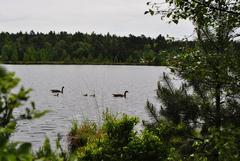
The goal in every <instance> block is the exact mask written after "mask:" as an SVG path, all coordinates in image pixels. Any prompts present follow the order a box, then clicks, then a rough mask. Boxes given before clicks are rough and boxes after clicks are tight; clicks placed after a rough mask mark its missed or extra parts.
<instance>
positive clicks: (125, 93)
mask: <svg viewBox="0 0 240 161" xmlns="http://www.w3.org/2000/svg"><path fill="white" fill-rule="evenodd" d="M127 93H128V91H125V92H124V94H119V93H117V94H112V95H113V97H124V98H126V96H127Z"/></svg>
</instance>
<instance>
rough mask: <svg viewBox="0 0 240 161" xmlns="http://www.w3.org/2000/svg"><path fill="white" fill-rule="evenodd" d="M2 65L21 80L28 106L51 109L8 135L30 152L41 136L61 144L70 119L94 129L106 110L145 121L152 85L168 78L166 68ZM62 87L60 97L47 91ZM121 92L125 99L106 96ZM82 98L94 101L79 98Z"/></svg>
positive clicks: (153, 91)
mask: <svg viewBox="0 0 240 161" xmlns="http://www.w3.org/2000/svg"><path fill="white" fill-rule="evenodd" d="M4 66H5V67H6V68H7V69H8V71H14V72H15V73H16V75H17V76H18V77H20V78H21V85H23V86H24V87H26V88H32V89H33V91H32V92H31V101H35V103H36V108H37V109H39V110H45V109H49V110H51V112H49V113H48V114H46V115H45V116H43V117H41V118H39V119H35V120H30V121H29V120H24V121H20V122H19V123H18V126H17V130H16V132H15V134H14V135H13V136H12V139H13V140H18V141H28V142H32V144H33V148H34V149H38V148H39V146H40V145H41V144H42V142H43V141H44V138H45V136H48V137H49V138H50V139H51V142H52V143H54V140H55V139H56V136H57V134H58V133H60V134H61V135H62V136H63V143H64V144H65V145H66V134H67V133H68V131H69V130H70V127H71V122H72V121H73V120H77V121H78V122H81V121H83V120H86V119H88V120H92V121H95V122H96V123H97V124H100V123H101V122H102V120H101V119H102V117H101V114H102V112H103V111H105V110H106V108H108V109H109V111H111V112H112V113H117V112H120V113H126V114H129V115H134V116H138V117H139V118H140V119H141V120H148V119H149V118H148V115H147V113H146V111H145V104H146V101H147V100H149V101H151V102H152V103H154V104H156V105H158V101H157V100H156V99H155V97H156V93H155V89H156V88H157V81H158V80H159V79H160V77H161V76H162V74H163V72H166V73H169V69H167V68H166V67H152V66H111V65H4ZM174 83H175V84H179V83H180V82H179V81H175V82H174ZM62 86H64V87H65V88H64V93H63V94H59V96H58V97H56V96H54V95H53V94H52V93H51V92H50V89H59V90H60V89H61V87H62ZM125 90H128V91H129V93H128V95H127V98H126V99H124V98H114V97H112V93H123V92H124V91H125ZM86 93H87V94H88V95H91V94H95V95H96V97H90V96H87V97H86V96H83V95H84V94H86ZM158 106H159V105H158ZM25 107H29V105H28V104H26V105H25ZM22 110H23V109H22ZM139 126H140V125H139Z"/></svg>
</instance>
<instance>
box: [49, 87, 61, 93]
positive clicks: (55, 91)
mask: <svg viewBox="0 0 240 161" xmlns="http://www.w3.org/2000/svg"><path fill="white" fill-rule="evenodd" d="M63 88H64V86H63V87H62V90H61V91H60V90H58V89H51V90H50V91H51V92H52V93H63Z"/></svg>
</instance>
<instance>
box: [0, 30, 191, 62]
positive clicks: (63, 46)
mask: <svg viewBox="0 0 240 161" xmlns="http://www.w3.org/2000/svg"><path fill="white" fill-rule="evenodd" d="M186 46H188V47H193V46H194V42H192V41H187V42H186V41H170V40H166V39H165V37H163V36H162V35H159V36H158V37H157V38H155V39H153V38H150V37H146V36H144V35H141V36H134V35H131V34H130V35H129V36H123V37H120V36H116V35H110V34H109V33H108V34H106V35H102V34H96V33H92V34H87V33H81V32H76V33H74V34H70V33H67V32H60V33H55V32H53V31H50V32H49V33H47V34H44V33H35V32H34V31H31V32H30V33H22V32H18V33H15V34H14V33H8V32H2V33H0V56H1V57H0V58H1V61H2V62H3V63H10V64H16V63H19V64H29V63H35V64H37V63H39V64H44V63H49V64H53V63H57V64H147V65H165V63H166V57H167V55H169V54H176V52H177V51H178V50H179V49H181V48H182V47H186Z"/></svg>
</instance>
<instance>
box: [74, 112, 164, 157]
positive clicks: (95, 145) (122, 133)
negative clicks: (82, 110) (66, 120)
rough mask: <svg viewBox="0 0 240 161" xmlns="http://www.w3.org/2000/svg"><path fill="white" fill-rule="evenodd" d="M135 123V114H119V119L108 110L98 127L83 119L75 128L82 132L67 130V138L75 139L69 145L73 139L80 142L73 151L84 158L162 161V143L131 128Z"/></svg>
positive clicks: (146, 132) (149, 133) (148, 133)
mask: <svg viewBox="0 0 240 161" xmlns="http://www.w3.org/2000/svg"><path fill="white" fill-rule="evenodd" d="M137 123H138V119H137V118H136V117H129V116H127V115H122V117H120V118H119V117H116V116H113V115H110V114H109V113H105V114H104V123H103V125H102V127H100V128H99V129H96V128H95V127H96V126H95V125H94V124H92V123H89V122H85V123H84V124H82V125H81V126H80V127H79V128H78V132H79V131H81V132H82V133H76V130H74V132H75V135H74V136H73V130H72V131H71V132H70V136H69V137H71V138H72V137H74V138H75V141H72V139H71V142H70V145H76V142H77V141H76V140H78V141H79V142H78V143H79V144H78V148H76V146H75V149H74V151H73V153H74V154H75V155H76V158H77V159H78V160H83V161H90V160H92V161H97V160H102V161H127V160H131V161H141V160H142V161H143V160H152V161H154V160H155V161H160V160H165V159H166V157H167V154H168V149H167V148H166V147H165V145H164V144H163V142H162V141H161V140H160V139H159V137H157V135H155V134H154V133H152V132H149V131H148V130H143V131H142V132H140V133H137V132H136V131H135V130H134V127H135V125H136V124H137ZM74 126H75V125H74ZM89 134H90V135H89ZM92 136H94V137H92ZM73 142H74V143H73ZM71 150H73V149H72V148H71Z"/></svg>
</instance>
